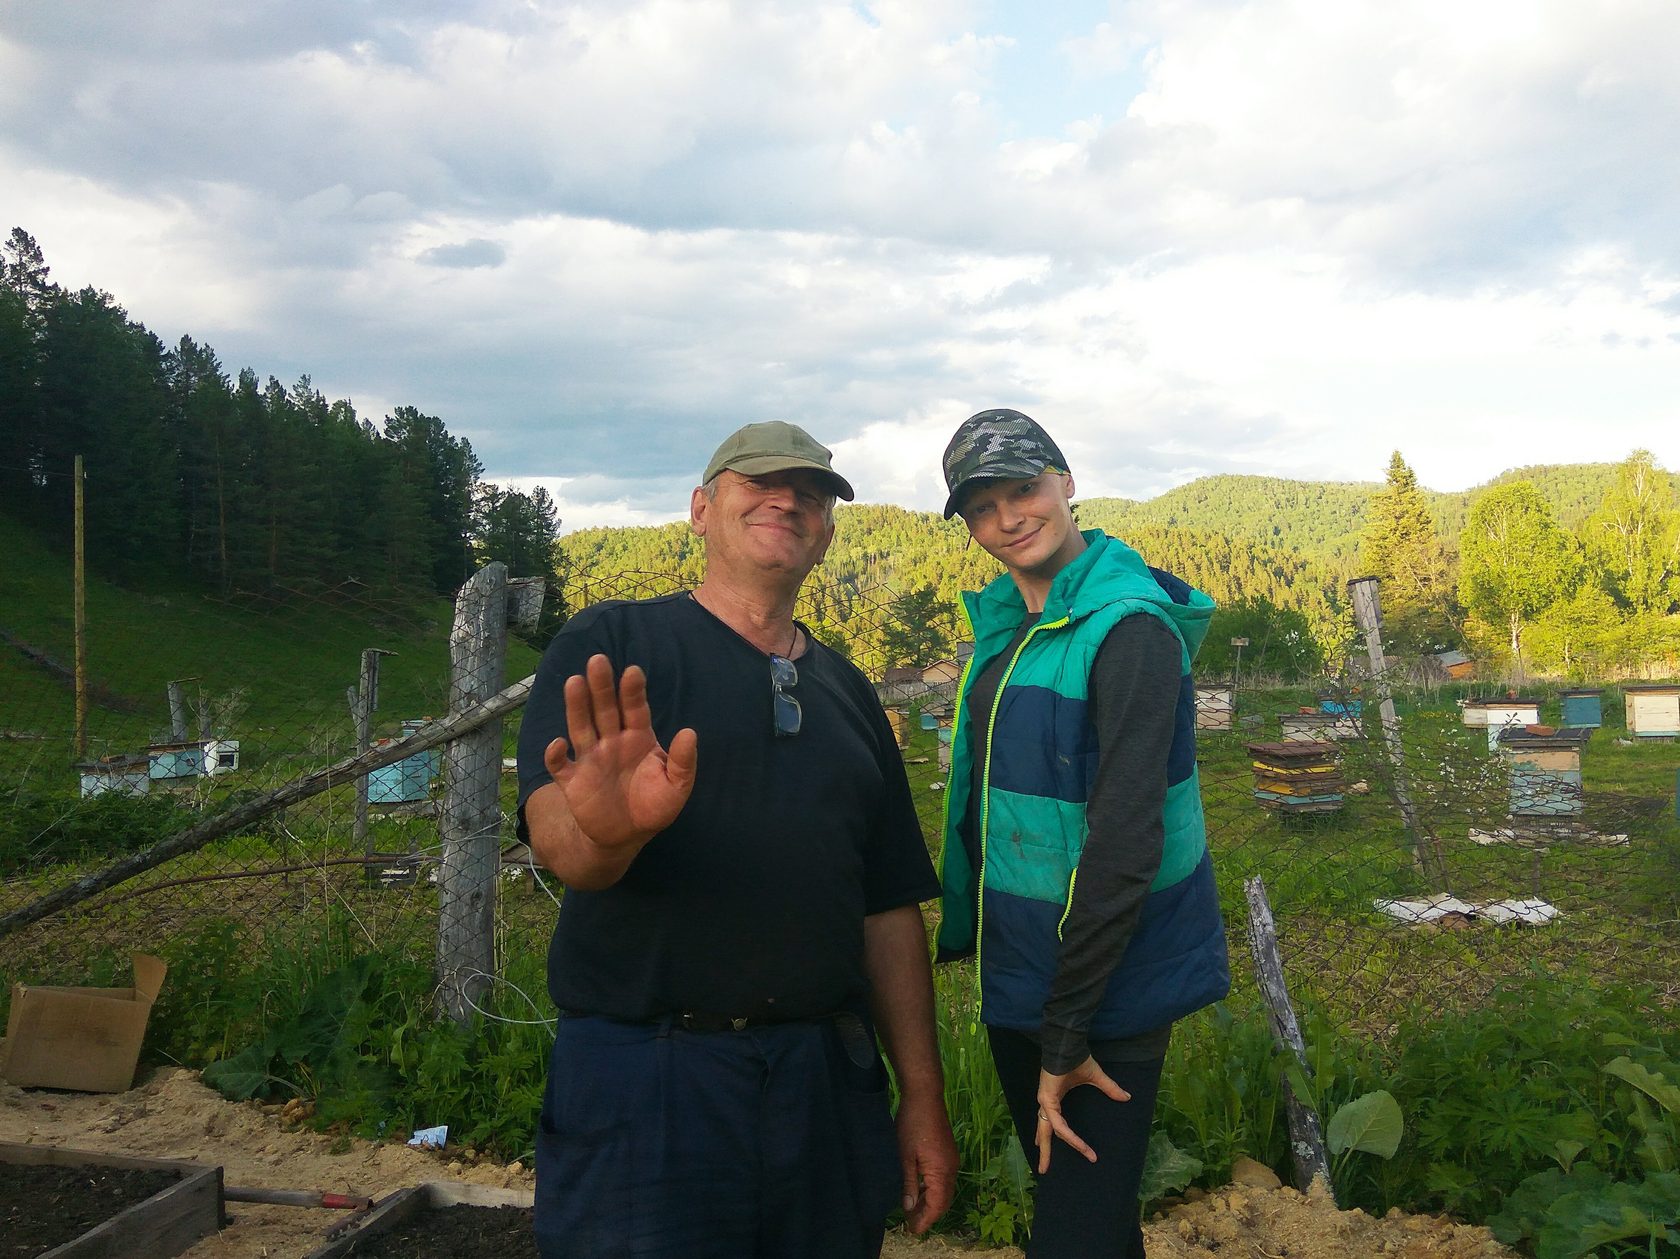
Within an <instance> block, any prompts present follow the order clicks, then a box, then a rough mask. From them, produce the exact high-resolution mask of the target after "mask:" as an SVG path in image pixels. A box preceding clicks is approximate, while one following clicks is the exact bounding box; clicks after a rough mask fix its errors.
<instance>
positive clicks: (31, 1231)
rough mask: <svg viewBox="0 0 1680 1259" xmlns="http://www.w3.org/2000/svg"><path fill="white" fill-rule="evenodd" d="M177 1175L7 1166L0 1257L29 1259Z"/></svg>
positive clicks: (0, 1187) (1, 1193) (2, 1181)
mask: <svg viewBox="0 0 1680 1259" xmlns="http://www.w3.org/2000/svg"><path fill="white" fill-rule="evenodd" d="M179 1179H180V1177H178V1176H176V1175H175V1174H174V1173H172V1172H148V1171H137V1170H134V1169H131V1168H124V1167H53V1166H47V1167H31V1166H17V1165H13V1164H8V1165H7V1167H6V1174H5V1175H4V1176H3V1177H0V1238H3V1239H4V1240H0V1256H5V1257H6V1259H11V1257H12V1256H17V1257H18V1259H33V1256H35V1255H39V1254H42V1253H43V1252H45V1251H48V1250H51V1249H53V1247H55V1246H62V1245H64V1243H65V1242H68V1241H73V1240H75V1239H76V1238H78V1237H80V1236H81V1235H82V1234H83V1233H86V1232H88V1231H89V1230H90V1229H92V1228H94V1227H95V1226H97V1225H100V1224H103V1223H104V1222H105V1221H106V1220H108V1219H110V1218H111V1217H112V1216H113V1215H117V1214H120V1213H121V1212H123V1211H126V1210H127V1209H128V1208H129V1207H131V1206H134V1205H135V1204H137V1203H141V1202H144V1201H145V1200H146V1199H147V1198H149V1197H151V1196H152V1195H153V1194H155V1193H162V1192H163V1191H164V1190H165V1189H167V1188H169V1186H170V1185H172V1184H174V1183H175V1182H176V1181H177V1180H179Z"/></svg>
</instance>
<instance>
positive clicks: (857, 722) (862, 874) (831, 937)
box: [519, 594, 939, 1019]
mask: <svg viewBox="0 0 1680 1259" xmlns="http://www.w3.org/2000/svg"><path fill="white" fill-rule="evenodd" d="M804 638H805V640H806V641H807V642H808V643H809V648H808V650H806V652H805V653H804V654H803V655H801V656H799V657H798V658H797V659H796V661H795V664H796V666H797V668H798V671H799V681H798V683H797V684H796V685H795V686H794V687H793V688H792V690H791V692H790V693H791V694H793V695H794V696H795V697H796V698H797V699H798V700H799V702H800V705H801V707H802V709H803V717H802V722H801V726H800V732H799V733H798V734H797V735H794V736H792V737H791V738H788V737H781V738H778V737H777V736H776V735H775V733H774V728H773V714H772V708H771V704H772V699H771V695H772V691H771V679H770V660H769V657H768V656H766V655H765V654H764V653H763V652H762V651H760V650H759V649H758V648H756V647H754V646H753V645H752V644H751V643H749V642H747V641H746V640H745V639H744V638H742V637H740V635H738V634H736V633H735V631H734V630H732V629H730V628H729V627H728V626H727V625H725V624H724V623H723V622H722V621H720V620H718V619H717V618H716V617H715V616H713V615H712V614H711V613H710V612H708V611H706V609H705V608H703V607H701V606H700V604H698V603H696V602H695V601H694V600H693V599H692V598H690V597H689V596H688V595H686V594H684V595H671V596H668V597H666V598H662V599H651V600H647V601H645V602H640V603H605V604H599V605H597V606H595V607H592V608H589V609H587V610H586V611H584V612H581V613H579V614H578V615H577V616H575V617H573V618H572V619H571V620H570V621H569V622H567V624H566V626H565V628H564V629H563V630H562V631H561V632H560V634H559V635H557V636H556V637H555V639H554V641H553V642H552V643H551V644H550V645H549V648H548V651H547V652H546V653H545V654H544V656H543V660H542V664H541V665H540V666H539V667H538V669H537V675H536V682H535V683H534V685H533V687H532V690H531V698H530V701H529V702H528V703H527V705H526V708H525V715H524V719H523V724H522V726H521V729H520V735H519V801H520V806H521V812H522V819H521V827H523V807H524V802H525V799H526V797H528V796H529V795H530V794H531V792H533V791H535V790H536V789H537V788H538V787H541V786H543V785H544V784H546V783H548V782H549V781H550V779H549V776H548V772H547V770H546V769H545V768H544V767H543V749H544V748H545V747H547V745H548V744H549V742H550V741H552V740H553V739H554V738H555V737H556V736H558V735H563V734H565V733H566V713H565V701H564V698H563V695H562V688H563V686H564V684H565V680H566V678H567V677H568V676H570V675H571V674H574V673H581V672H583V667H584V664H585V662H586V661H587V660H588V659H589V657H590V656H592V655H594V654H595V653H596V652H602V653H604V654H605V655H606V656H607V658H608V659H609V660H611V661H612V662H613V667H614V668H615V669H616V670H622V669H623V668H624V667H625V666H627V665H631V664H637V665H640V666H641V667H642V668H643V669H644V670H645V671H646V673H647V678H648V701H649V704H650V706H651V708H652V710H653V731H654V734H655V736H656V737H657V738H658V739H659V741H660V743H661V744H663V745H665V746H667V747H668V746H670V742H671V738H672V736H673V735H675V734H676V733H677V731H679V730H681V729H682V728H683V727H684V726H690V727H692V728H693V729H694V731H695V732H696V734H697V735H698V736H699V769H698V774H697V777H696V780H695V785H694V793H693V795H692V796H690V797H689V800H688V803H687V804H686V805H685V806H684V807H683V811H682V812H681V813H680V814H679V815H678V816H677V820H676V821H675V822H674V823H672V825H671V826H670V827H668V828H667V829H666V830H664V831H662V832H661V833H660V834H658V835H656V836H655V837H654V838H653V839H652V840H651V841H649V843H648V844H647V846H646V847H645V848H643V849H642V850H641V852H640V853H639V854H638V855H637V857H636V859H635V861H634V862H632V863H631V865H630V868H629V869H628V870H627V871H626V872H625V874H624V877H623V878H621V879H620V880H619V881H618V882H617V883H616V884H614V885H613V886H612V887H610V888H606V889H604V890H602V891H598V892H585V891H578V890H569V891H568V892H567V893H566V896H565V899H564V903H563V904H562V906H561V909H560V916H559V921H558V922H557V923H556V925H555V929H554V938H553V941H552V943H551V944H550V946H549V954H548V984H549V992H550V995H552V996H553V998H554V1002H555V1004H556V1005H558V1006H559V1007H560V1008H561V1009H563V1010H572V1011H580V1012H588V1013H593V1014H605V1015H610V1016H612V1017H614V1018H622V1019H650V1018H657V1017H659V1016H661V1015H665V1014H673V1013H681V1012H687V1011H695V1012H702V1013H706V1014H715V1015H725V1016H729V1017H751V1018H774V1019H797V1018H810V1017H815V1016H818V1015H822V1014H827V1013H831V1012H833V1011H835V1010H839V1009H842V1008H848V1007H853V1008H855V1007H857V1006H858V1005H859V1004H860V1003H861V1002H862V1001H863V1000H864V999H865V998H866V996H867V991H868V985H867V982H866V980H865V976H864V966H863V920H864V918H865V916H866V915H869V914H876V913H881V912H883V911H885V910H888V909H895V908H897V907H899V906H902V905H908V904H914V903H916V902H918V901H922V900H927V899H931V898H932V897H934V896H936V895H938V892H939V884H938V881H937V879H935V877H934V874H933V865H932V863H931V862H930V861H929V860H928V855H927V848H926V846H925V844H924V843H923V840H922V833H921V826H920V824H919V823H918V821H917V818H916V811H915V807H914V805H913V804H912V802H911V799H910V788H909V784H908V782H907V781H906V779H905V776H904V766H903V762H902V760H901V759H900V757H899V753H898V749H897V745H896V744H895V742H894V740H893V736H892V729H891V727H890V726H889V725H888V724H887V719H886V715H885V714H884V713H883V712H882V711H881V706H880V703H879V701H878V700H877V699H876V697H875V692H874V690H873V688H872V687H871V686H870V685H869V683H868V681H866V680H865V678H864V677H863V675H862V674H861V673H859V672H858V671H857V670H856V669H855V668H853V667H852V666H851V665H850V664H849V663H847V662H846V660H845V659H843V658H842V657H841V656H839V655H838V654H836V653H835V652H833V651H831V650H829V649H828V648H827V647H824V646H823V645H822V644H820V643H818V642H816V641H815V640H814V639H812V638H810V636H809V634H808V633H807V634H805V635H804Z"/></svg>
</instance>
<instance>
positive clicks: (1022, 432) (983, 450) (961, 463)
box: [944, 407, 1069, 520]
mask: <svg viewBox="0 0 1680 1259" xmlns="http://www.w3.org/2000/svg"><path fill="white" fill-rule="evenodd" d="M944 464H945V488H946V489H947V490H949V491H950V492H951V495H950V497H949V498H947V499H946V500H945V519H946V520H949V519H950V518H951V517H952V516H954V515H956V514H957V508H958V507H959V506H960V505H961V503H962V497H963V492H964V491H965V490H967V488H968V487H969V485H970V484H971V483H972V482H974V481H996V480H1005V479H1011V478H1015V477H1034V476H1037V475H1038V474H1039V473H1040V472H1043V471H1045V470H1046V469H1051V470H1053V471H1056V472H1066V471H1068V470H1069V469H1068V465H1067V460H1066V459H1065V458H1063V457H1062V452H1061V448H1060V447H1058V446H1057V445H1056V443H1055V442H1053V441H1051V440H1050V434H1049V433H1046V432H1045V431H1044V430H1043V429H1042V428H1040V427H1039V426H1038V422H1037V421H1036V420H1034V419H1033V418H1032V417H1031V416H1028V415H1022V414H1021V413H1020V412H1019V411H1012V410H1010V409H1009V408H1008V407H999V408H997V409H995V410H991V411H980V412H978V413H977V414H974V415H971V416H969V417H968V418H967V419H966V420H964V421H963V422H962V427H960V428H958V429H957V431H956V434H955V436H953V437H952V438H951V442H950V445H948V446H946V447H945V460H944Z"/></svg>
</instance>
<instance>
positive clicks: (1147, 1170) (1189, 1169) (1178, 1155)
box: [1138, 1129, 1202, 1203]
mask: <svg viewBox="0 0 1680 1259" xmlns="http://www.w3.org/2000/svg"><path fill="white" fill-rule="evenodd" d="M1201 1174H1202V1160H1201V1159H1199V1158H1196V1157H1195V1156H1194V1155H1191V1154H1186V1153H1185V1152H1184V1151H1183V1150H1181V1149H1179V1148H1178V1147H1177V1146H1176V1145H1174V1144H1173V1143H1172V1138H1171V1137H1169V1136H1168V1135H1167V1134H1166V1133H1164V1132H1162V1131H1160V1130H1159V1129H1157V1130H1156V1131H1154V1132H1152V1133H1150V1134H1149V1150H1148V1153H1147V1154H1146V1155H1145V1157H1144V1162H1143V1180H1142V1182H1141V1183H1140V1184H1139V1187H1138V1197H1139V1198H1140V1199H1141V1200H1142V1201H1143V1202H1145V1203H1149V1202H1154V1201H1156V1200H1158V1199H1160V1198H1164V1197H1166V1196H1167V1195H1168V1194H1169V1193H1177V1192H1178V1191H1179V1190H1180V1189H1184V1188H1187V1187H1188V1186H1189V1185H1190V1184H1192V1183H1193V1182H1194V1181H1195V1179H1196V1177H1198V1176H1200V1175H1201Z"/></svg>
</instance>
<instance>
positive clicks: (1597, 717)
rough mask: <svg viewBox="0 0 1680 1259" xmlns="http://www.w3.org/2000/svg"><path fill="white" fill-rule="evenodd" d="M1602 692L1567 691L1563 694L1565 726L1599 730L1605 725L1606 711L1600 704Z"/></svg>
mask: <svg viewBox="0 0 1680 1259" xmlns="http://www.w3.org/2000/svg"><path fill="white" fill-rule="evenodd" d="M1603 693H1604V692H1602V691H1565V692H1564V693H1563V724H1564V725H1565V726H1568V727H1570V728H1571V729H1582V730H1585V729H1593V730H1596V729H1598V727H1599V726H1602V725H1603V724H1604V711H1603V707H1602V705H1601V704H1600V702H1599V697H1600V696H1601V695H1603Z"/></svg>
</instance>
